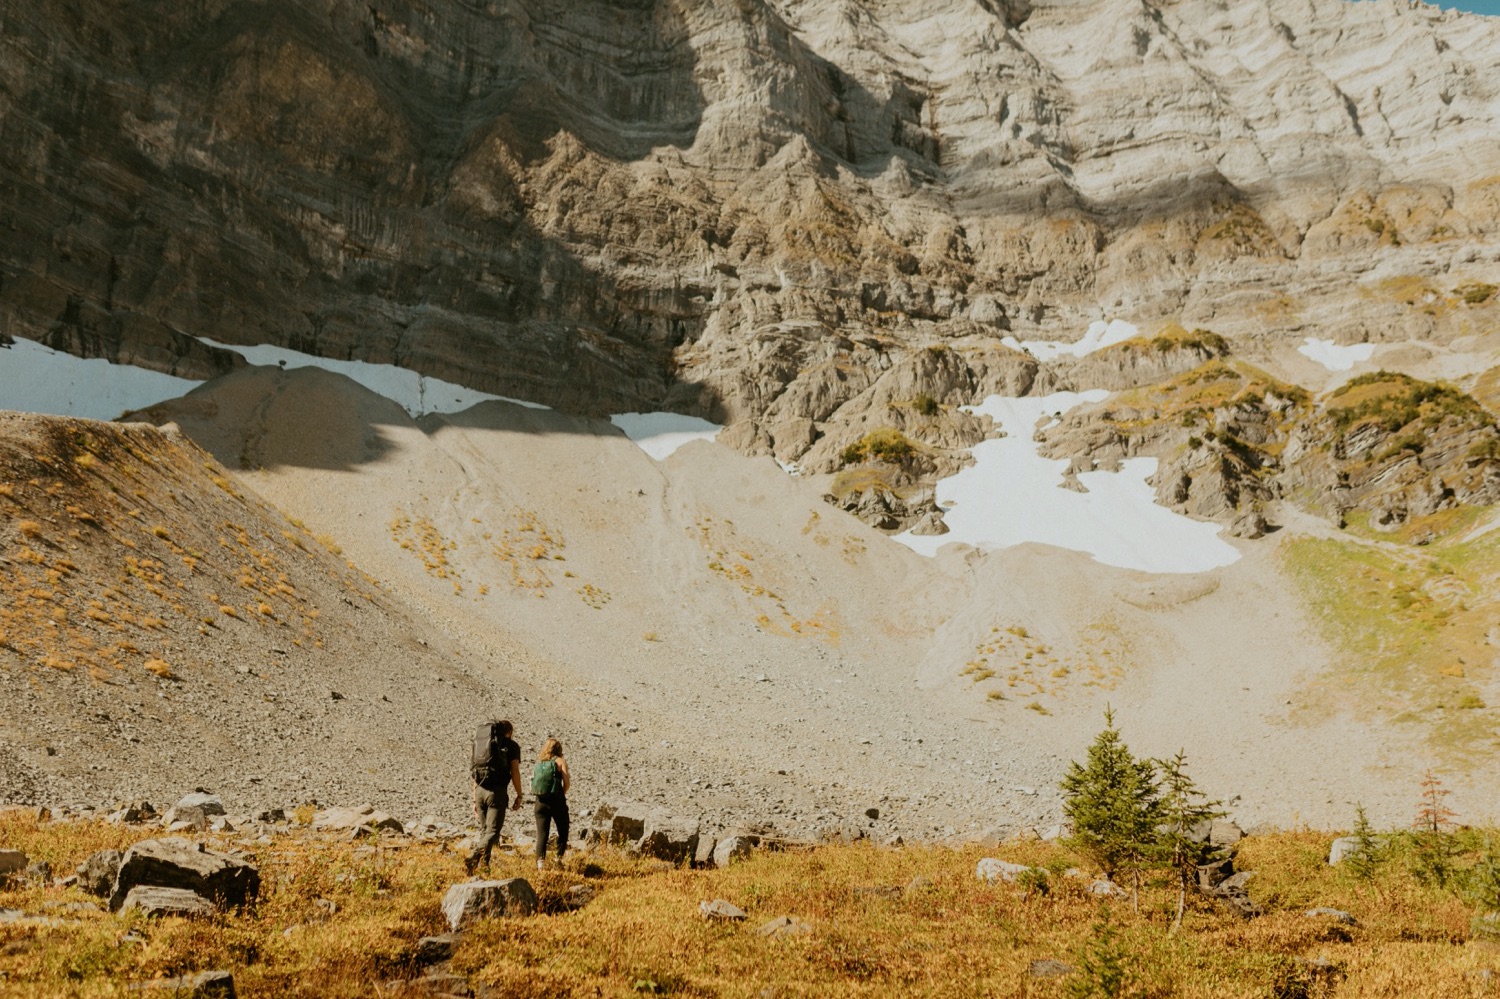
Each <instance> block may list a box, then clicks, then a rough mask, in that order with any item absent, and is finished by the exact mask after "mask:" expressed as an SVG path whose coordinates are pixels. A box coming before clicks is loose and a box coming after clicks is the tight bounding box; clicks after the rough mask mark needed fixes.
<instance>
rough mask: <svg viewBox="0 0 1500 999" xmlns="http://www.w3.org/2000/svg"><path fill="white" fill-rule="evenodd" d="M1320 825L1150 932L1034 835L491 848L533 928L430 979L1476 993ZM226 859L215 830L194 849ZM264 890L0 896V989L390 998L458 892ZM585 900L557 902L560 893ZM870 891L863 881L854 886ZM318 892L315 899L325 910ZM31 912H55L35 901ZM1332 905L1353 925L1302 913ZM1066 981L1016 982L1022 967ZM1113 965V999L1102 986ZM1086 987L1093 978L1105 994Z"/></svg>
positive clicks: (1415, 888)
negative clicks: (648, 854)
mask: <svg viewBox="0 0 1500 999" xmlns="http://www.w3.org/2000/svg"><path fill="white" fill-rule="evenodd" d="M147 835H150V833H149V832H147V831H145V830H140V829H136V830H127V829H122V828H119V827H115V826H110V825H106V824H104V823H95V822H70V823H38V822H36V821H35V819H34V818H30V817H20V816H17V817H0V841H3V842H4V843H5V844H6V845H7V846H8V847H13V848H17V849H20V850H23V851H26V852H27V853H28V854H29V855H30V856H32V857H34V858H36V859H40V860H45V861H47V862H48V863H50V864H52V865H53V868H54V870H59V871H67V870H69V869H70V868H71V867H72V866H73V865H74V864H77V863H78V862H80V861H81V860H83V859H84V858H85V857H87V856H88V855H89V854H90V853H91V852H93V851H94V850H97V849H101V848H106V847H109V848H118V849H123V848H124V847H125V846H127V845H128V843H129V842H130V841H131V840H134V839H140V838H143V837H145V836H147ZM1330 839H1331V836H1330V835H1327V834H1317V833H1307V832H1303V833H1280V834H1276V835H1272V836H1266V837H1252V838H1250V839H1248V840H1246V841H1245V842H1244V843H1243V844H1242V847H1241V850H1240V853H1239V858H1238V861H1237V863H1238V866H1239V867H1240V868H1242V869H1245V870H1255V871H1257V872H1258V873H1257V874H1256V876H1255V877H1254V878H1253V879H1252V880H1251V882H1250V892H1251V894H1252V896H1253V897H1254V898H1255V899H1256V901H1258V902H1259V903H1260V904H1261V905H1262V906H1264V907H1265V909H1266V914H1265V915H1264V916H1262V917H1260V918H1258V919H1253V920H1248V921H1246V920H1243V919H1241V918H1240V917H1239V916H1236V915H1231V914H1229V913H1228V912H1226V911H1220V910H1216V909H1214V908H1212V907H1211V906H1210V904H1209V903H1208V902H1207V901H1206V900H1204V899H1202V898H1196V899H1195V898H1193V897H1192V896H1190V897H1189V910H1188V913H1187V916H1186V919H1185V921H1184V923H1183V926H1182V928H1181V930H1180V931H1179V932H1177V933H1175V934H1169V932H1168V929H1169V926H1170V923H1171V921H1172V916H1173V914H1174V912H1175V906H1176V892H1175V891H1174V890H1173V889H1172V887H1171V886H1170V885H1168V884H1167V883H1166V881H1165V879H1163V880H1161V881H1151V882H1148V883H1147V884H1146V886H1145V889H1144V891H1143V892H1142V895H1141V900H1140V909H1139V911H1138V912H1136V911H1132V909H1131V904H1130V902H1129V900H1128V899H1122V900H1116V901H1114V902H1111V903H1105V902H1101V901H1100V900H1099V899H1098V898H1096V897H1094V896H1092V895H1090V894H1089V892H1088V890H1087V885H1088V881H1087V880H1086V879H1080V878H1077V877H1070V876H1067V875H1065V874H1064V871H1065V870H1066V869H1067V868H1069V867H1072V866H1075V865H1082V864H1083V863H1084V861H1082V859H1081V858H1080V857H1079V856H1077V855H1074V854H1071V853H1069V852H1068V851H1067V850H1065V849H1064V848H1063V847H1061V846H1057V845H1050V844H1044V843H1039V842H1034V841H1033V842H1027V843H1013V844H1006V845H1002V846H999V847H990V848H980V847H963V848H958V849H945V848H939V847H922V848H908V849H889V848H880V847H875V846H870V845H855V846H825V847H817V848H808V849H802V850H792V851H787V852H781V853H762V854H757V855H754V856H752V857H751V858H750V859H748V860H746V861H744V862H742V863H737V864H734V865H732V866H730V867H729V868H727V869H724V870H709V871H696V870H687V869H675V868H666V867H664V866H663V865H660V864H653V863H651V862H644V861H639V860H633V859H629V858H626V857H623V856H620V855H617V854H615V853H613V852H611V851H603V852H600V853H598V854H591V855H586V856H584V857H582V858H578V857H576V856H575V858H574V860H573V861H572V862H571V863H570V866H569V869H568V870H565V871H548V872H545V873H538V872H536V871H535V870H533V869H532V865H531V861H530V859H529V858H522V857H516V856H512V855H508V854H501V855H499V856H498V857H497V860H496V866H495V869H494V871H493V872H492V873H493V874H494V875H495V876H497V877H518V876H524V877H526V878H528V879H529V880H531V881H532V883H533V885H534V886H535V887H536V888H537V892H538V895H539V899H540V903H541V907H542V912H540V913H539V914H537V915H535V916H530V917H525V918H502V919H494V920H490V921H487V922H482V923H480V924H478V925H476V926H475V927H474V928H472V929H470V930H468V931H467V932H466V933H465V934H464V935H463V936H462V938H461V939H460V942H459V944H458V946H457V949H456V951H455V953H454V956H453V959H452V964H451V969H452V971H453V972H455V973H457V974H460V975H463V976H465V977H466V978H467V979H468V982H469V985H470V987H471V988H473V989H474V990H475V992H476V994H480V995H486V996H491V997H495V999H535V997H545V996H639V995H676V996H722V997H726V999H729V997H744V999H758V997H760V996H764V995H775V996H800V997H812V996H817V997H823V996H850V997H856V996H858V997H865V996H868V997H882V999H885V997H891V996H934V997H936V996H1003V997H1010V996H1026V997H1030V999H1062V997H1072V996H1084V995H1110V994H1114V995H1119V996H1133V997H1167V996H1172V997H1185V999H1220V997H1223V999H1229V997H1235V999H1251V997H1256V999H1260V997H1309V999H1313V997H1332V996H1335V995H1336V996H1338V997H1339V999H1361V997H1363V999H1373V997H1377V996H1379V997H1397V996H1399V997H1402V999H1454V997H1466V996H1471V995H1475V996H1477V995H1482V994H1485V993H1484V992H1483V991H1482V988H1483V987H1484V986H1485V980H1484V979H1483V978H1482V977H1480V973H1481V972H1482V971H1483V970H1484V969H1487V968H1494V967H1497V966H1500V950H1494V949H1489V948H1488V947H1486V946H1481V945H1478V944H1476V943H1474V942H1471V940H1470V937H1471V933H1472V932H1473V931H1472V930H1471V921H1472V920H1473V917H1474V914H1475V909H1474V905H1473V903H1472V901H1471V900H1468V899H1466V898H1465V897H1463V896H1462V894H1461V893H1460V892H1458V891H1456V890H1454V889H1453V888H1451V887H1446V888H1445V887H1441V886H1439V884H1438V883H1437V882H1436V881H1434V880H1433V879H1432V878H1431V877H1427V878H1426V879H1425V880H1424V879H1420V878H1419V877H1418V875H1417V874H1416V873H1414V871H1416V870H1417V868H1416V866H1415V865H1414V864H1413V863H1412V862H1411V861H1412V855H1411V854H1410V852H1407V853H1402V852H1400V851H1399V850H1396V849H1395V848H1392V849H1391V850H1388V851H1387V853H1388V854H1389V856H1387V858H1386V859H1385V860H1383V861H1382V862H1380V863H1379V864H1377V865H1376V866H1375V868H1374V871H1373V874H1372V875H1370V876H1369V878H1368V879H1365V878H1362V877H1361V876H1360V875H1358V874H1356V873H1355V871H1354V869H1353V868H1351V867H1349V866H1348V865H1340V866H1339V867H1336V868H1333V867H1329V866H1327V864H1326V863H1325V862H1324V858H1325V857H1326V856H1327V852H1328V847H1329V841H1330ZM1482 839H1483V837H1482V836H1481V835H1480V834H1477V833H1468V834H1464V833H1460V834H1457V835H1453V836H1452V840H1453V843H1454V851H1455V852H1453V853H1452V854H1451V855H1450V856H1449V858H1448V862H1449V863H1450V864H1452V865H1455V866H1461V865H1464V864H1468V863H1472V857H1471V856H1469V855H1467V854H1465V853H1464V852H1463V851H1465V850H1470V851H1472V850H1473V848H1474V847H1475V846H1476V844H1478V843H1480V842H1481V841H1482ZM210 845H211V846H213V847H217V848H224V847H228V846H231V845H234V844H233V841H232V840H226V839H223V838H211V842H210ZM248 849H249V851H250V853H251V855H252V859H253V860H254V861H255V862H256V863H257V864H258V865H259V866H260V869H261V872H262V876H263V878H264V883H263V887H262V890H261V896H260V900H259V902H258V904H256V905H255V906H254V907H253V908H252V909H251V910H250V911H247V912H243V913H233V914H225V915H221V916H219V917H216V918H215V919H213V920H210V921H204V922H190V921H184V920H180V919H175V918H169V919H162V920H147V919H145V918H142V917H140V916H138V915H137V916H129V915H127V916H119V915H112V914H107V913H104V912H99V911H92V910H84V911H76V910H75V911H70V910H67V909H64V908H63V907H62V906H64V905H67V904H68V903H76V902H85V901H88V899H87V897H86V896H84V895H83V894H81V893H80V892H79V891H78V889H67V890H63V889H57V888H42V887H33V888H24V889H16V890H9V891H5V890H0V908H13V909H20V910H23V911H28V912H37V911H45V912H53V913H56V914H57V916H58V919H57V921H56V922H55V924H52V925H47V924H44V923H41V922H36V921H32V922H27V923H5V922H0V996H3V997H7V999H10V997H15V999H20V997H23V996H24V997H26V999H39V997H49V996H79V997H95V996H124V995H127V994H131V993H128V991H127V990H128V988H129V984H130V983H131V982H137V981H143V980H149V979H152V978H161V977H168V976H175V975H180V974H186V973H190V972H194V971H199V970H208V969H224V970H229V971H231V972H232V973H233V974H234V978H235V986H236V990H237V993H238V994H239V995H240V996H241V997H272V996H274V997H299V996H306V997H312V996H316V997H319V999H340V997H355V996H374V995H382V994H417V993H401V992H400V985H399V984H392V983H399V982H400V981H401V980H410V979H414V978H417V977H419V976H421V975H422V974H423V973H424V969H422V968H421V967H419V965H418V963H417V959H416V943H417V941H418V939H420V938H421V937H422V936H424V935H427V934H434V933H439V932H442V931H444V930H445V929H446V926H445V924H444V922H443V918H442V915H441V912H440V909H439V901H440V899H441V897H442V894H443V892H444V890H445V889H446V888H447V886H448V885H450V884H452V883H454V882H456V881H458V880H460V878H461V874H460V864H459V855H458V854H455V853H445V852H443V851H442V850H441V849H440V848H439V847H438V846H436V845H431V844H421V843H414V842H411V841H407V840H402V839H400V838H396V839H385V840H381V841H379V843H378V844H377V845H371V844H369V843H367V842H364V843H362V842H354V843H351V842H349V841H348V840H347V838H346V837H342V836H333V835H331V834H330V835H328V836H326V837H325V836H320V835H318V834H313V833H311V832H308V831H306V830H301V831H297V832H293V833H291V834H282V835H277V836H276V837H274V838H273V840H272V842H271V843H270V844H269V845H263V844H249V845H248ZM982 856H998V857H1001V858H1003V859H1006V860H1009V861H1013V862H1017V863H1024V864H1031V865H1035V866H1037V867H1040V868H1042V869H1043V870H1044V871H1045V872H1047V873H1045V874H1040V875H1038V876H1037V877H1034V878H1031V879H1029V881H1028V887H1024V888H1023V887H1020V886H1018V885H1015V884H1004V883H1001V884H995V885H990V884H986V883H984V882H982V881H980V880H978V879H977V878H976V877H975V873H974V869H975V864H976V862H977V861H978V860H979V858H980V857H982ZM585 882H587V883H589V884H591V885H592V886H593V887H594V888H595V889H596V891H597V896H596V898H595V900H594V901H593V902H591V903H590V904H588V905H587V906H586V907H585V908H583V909H582V910H580V911H577V912H571V913H565V912H562V911H561V910H562V908H563V906H562V902H563V899H564V896H565V893H566V891H567V889H568V888H569V887H570V886H572V885H575V884H580V883H585ZM870 889H879V890H873V891H872V890H870ZM712 898H723V899H726V900H729V901H731V902H733V903H734V904H735V905H737V906H739V907H740V908H742V909H744V910H745V911H746V912H747V913H748V914H749V919H748V920H747V921H745V922H743V923H739V924H715V923H709V922H706V921H704V920H703V919H702V918H701V917H700V916H699V915H698V903H699V902H700V901H702V900H705V899H712ZM320 900H327V902H332V903H334V907H336V908H334V910H333V911H332V912H331V913H330V911H329V909H330V907H329V906H328V905H327V904H326V903H320ZM48 906H51V908H50V909H48V908H47V907H48ZM1315 907H1331V908H1335V909H1340V910H1344V911H1347V912H1349V913H1351V914H1352V915H1353V916H1354V917H1355V918H1356V919H1357V920H1358V922H1357V924H1355V925H1348V924H1345V923H1342V922H1339V921H1337V920H1336V919H1329V918H1314V917H1309V916H1308V915H1306V913H1307V910H1308V909H1311V908H1315ZM784 915H790V916H795V917H797V918H798V919H801V920H804V921H805V922H807V923H808V924H809V925H810V927H811V932H810V933H808V934H807V935H805V936H799V937H792V938H789V939H771V938H767V937H764V936H761V935H759V934H757V933H756V929H757V928H758V927H760V926H761V925H762V924H764V923H766V922H768V921H769V920H771V919H774V918H776V917H779V916H784ZM1048 960H1051V961H1059V962H1062V963H1064V964H1067V965H1069V966H1070V967H1072V968H1073V969H1075V970H1074V971H1073V973H1071V974H1068V975H1064V976H1062V977H1057V978H1038V977H1033V976H1032V975H1031V972H1030V968H1031V963H1032V962H1033V961H1048ZM1111 969H1114V970H1116V971H1118V972H1119V975H1120V988H1119V989H1118V991H1114V992H1110V991H1108V990H1105V991H1100V988H1099V984H1100V982H1101V981H1105V980H1106V979H1108V978H1109V976H1110V974H1112V973H1113V972H1112V971H1111ZM1106 984H1107V983H1106Z"/></svg>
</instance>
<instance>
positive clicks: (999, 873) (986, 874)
mask: <svg viewBox="0 0 1500 999" xmlns="http://www.w3.org/2000/svg"><path fill="white" fill-rule="evenodd" d="M1029 870H1031V868H1030V867H1027V866H1026V865H1025V864H1012V863H1010V862H1009V861H1006V860H996V859H995V858H994V857H985V858H984V859H983V860H981V861H980V862H979V863H978V865H976V866H975V868H974V876H975V877H977V878H979V880H981V881H988V882H989V883H990V884H994V883H995V882H996V881H1006V882H1011V883H1014V882H1015V881H1017V880H1018V879H1019V878H1020V877H1021V875H1023V874H1025V873H1026V872H1027V871H1029Z"/></svg>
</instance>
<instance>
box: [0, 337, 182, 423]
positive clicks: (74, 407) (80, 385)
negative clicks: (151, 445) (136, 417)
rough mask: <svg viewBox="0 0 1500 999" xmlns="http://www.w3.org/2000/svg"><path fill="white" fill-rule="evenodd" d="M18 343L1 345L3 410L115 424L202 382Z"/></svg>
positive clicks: (0, 403) (17, 339) (0, 398)
mask: <svg viewBox="0 0 1500 999" xmlns="http://www.w3.org/2000/svg"><path fill="white" fill-rule="evenodd" d="M14 340H15V343H13V344H12V345H11V346H10V347H8V348H7V347H0V409H14V410H18V411H20V412H23V413H46V414H47V415H49V416H81V417H84V418H85V419H90V420H113V419H115V418H116V417H118V416H120V415H121V414H122V413H128V412H130V411H131V410H132V409H145V408H146V407H147V406H154V405H156V404H157V403H158V402H165V401H166V400H168V399H176V398H177V397H178V396H180V395H183V394H185V393H187V392H189V391H191V390H193V389H194V388H197V387H198V385H199V384H200V383H199V382H196V381H193V380H191V379H188V378H177V377H175V376H173V375H164V374H162V373H161V372H159V371H147V370H146V369H145V368H137V367H135V366H134V365H130V364H111V363H110V362H109V361H106V360H104V359H103V358H102V357H96V358H90V359H87V360H85V359H84V358H81V357H74V356H73V355H72V354H64V353H61V352H60V351H56V350H53V349H52V348H50V347H44V346H42V345H41V344H39V343H35V342H33V341H31V340H23V339H22V338H20V337H15V338H14Z"/></svg>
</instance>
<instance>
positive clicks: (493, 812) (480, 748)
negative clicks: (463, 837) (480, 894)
mask: <svg viewBox="0 0 1500 999" xmlns="http://www.w3.org/2000/svg"><path fill="white" fill-rule="evenodd" d="M513 731H514V730H513V729H512V727H511V724H510V722H508V721H488V722H485V723H484V724H482V725H480V726H479V732H478V733H477V734H476V735H475V736H474V750H473V753H472V754H471V756H470V760H469V773H470V776H472V777H473V778H474V794H473V801H474V818H475V819H477V820H478V821H479V845H478V846H476V847H475V848H474V852H473V853H471V854H469V855H468V856H467V857H466V858H464V870H465V871H466V872H467V873H469V874H473V873H474V871H475V869H477V868H478V867H479V865H480V863H481V862H482V863H483V864H484V866H485V867H486V868H488V867H489V866H490V851H491V850H492V849H493V848H494V846H495V841H496V840H498V839H499V838H500V827H501V826H503V825H505V785H506V783H507V782H508V783H510V784H512V785H513V786H514V787H515V789H516V800H515V801H513V802H511V805H510V807H512V808H520V807H521V747H520V746H518V745H517V744H516V742H515V740H513V739H512V738H511V733H512V732H513Z"/></svg>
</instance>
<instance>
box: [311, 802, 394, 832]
mask: <svg viewBox="0 0 1500 999" xmlns="http://www.w3.org/2000/svg"><path fill="white" fill-rule="evenodd" d="M312 827H313V828H314V829H318V830H326V831H336V832H338V831H343V830H346V829H376V830H380V829H388V830H390V831H391V832H401V831H402V826H401V823H400V821H399V820H397V819H395V818H392V817H391V816H389V815H387V814H386V813H385V812H377V811H376V810H375V808H374V806H371V805H359V806H358V807H355V808H325V809H323V810H322V811H320V812H315V813H314V814H313V818H312Z"/></svg>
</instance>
